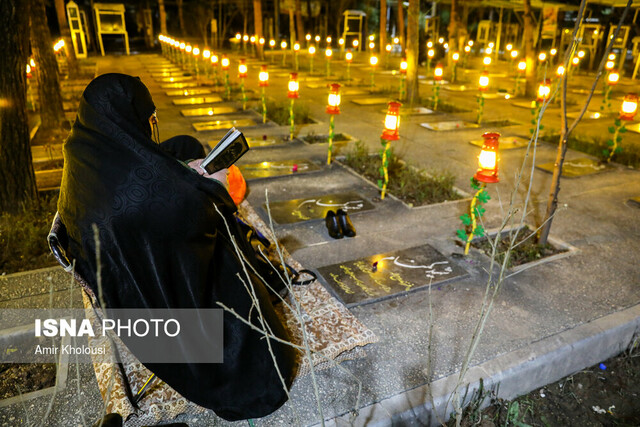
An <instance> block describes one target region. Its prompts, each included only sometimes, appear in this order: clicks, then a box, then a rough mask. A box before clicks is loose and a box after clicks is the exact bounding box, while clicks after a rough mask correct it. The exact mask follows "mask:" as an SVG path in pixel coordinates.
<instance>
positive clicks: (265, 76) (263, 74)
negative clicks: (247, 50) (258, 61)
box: [258, 65, 269, 87]
mask: <svg viewBox="0 0 640 427" xmlns="http://www.w3.org/2000/svg"><path fill="white" fill-rule="evenodd" d="M258 80H260V87H267V86H269V72H268V71H267V66H266V65H262V66H261V67H260V74H258Z"/></svg>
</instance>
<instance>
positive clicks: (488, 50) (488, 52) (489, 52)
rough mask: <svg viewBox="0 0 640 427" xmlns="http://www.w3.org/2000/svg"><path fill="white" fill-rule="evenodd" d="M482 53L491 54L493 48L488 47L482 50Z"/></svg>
mask: <svg viewBox="0 0 640 427" xmlns="http://www.w3.org/2000/svg"><path fill="white" fill-rule="evenodd" d="M484 53H486V54H487V55H491V54H492V53H493V48H492V47H488V48H486V49H485V50H484Z"/></svg>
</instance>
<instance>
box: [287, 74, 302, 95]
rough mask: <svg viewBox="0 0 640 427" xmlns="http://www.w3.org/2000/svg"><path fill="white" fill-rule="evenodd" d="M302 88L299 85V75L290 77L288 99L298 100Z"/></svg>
mask: <svg viewBox="0 0 640 427" xmlns="http://www.w3.org/2000/svg"><path fill="white" fill-rule="evenodd" d="M299 88H300V84H299V83H298V73H291V74H290V75H289V85H288V89H289V91H288V92H287V98H291V99H295V98H298V97H299V96H298V89H299Z"/></svg>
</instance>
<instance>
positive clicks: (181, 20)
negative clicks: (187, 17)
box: [176, 0, 185, 37]
mask: <svg viewBox="0 0 640 427" xmlns="http://www.w3.org/2000/svg"><path fill="white" fill-rule="evenodd" d="M182 2H183V0H176V3H177V4H178V21H179V22H180V35H181V36H182V37H184V36H185V33H184V14H183V13H182Z"/></svg>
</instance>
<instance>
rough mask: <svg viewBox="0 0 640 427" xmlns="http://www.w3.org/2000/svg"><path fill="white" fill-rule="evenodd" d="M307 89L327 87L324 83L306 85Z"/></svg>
mask: <svg viewBox="0 0 640 427" xmlns="http://www.w3.org/2000/svg"><path fill="white" fill-rule="evenodd" d="M307 87H308V88H309V89H323V88H326V87H327V84H326V83H307Z"/></svg>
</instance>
